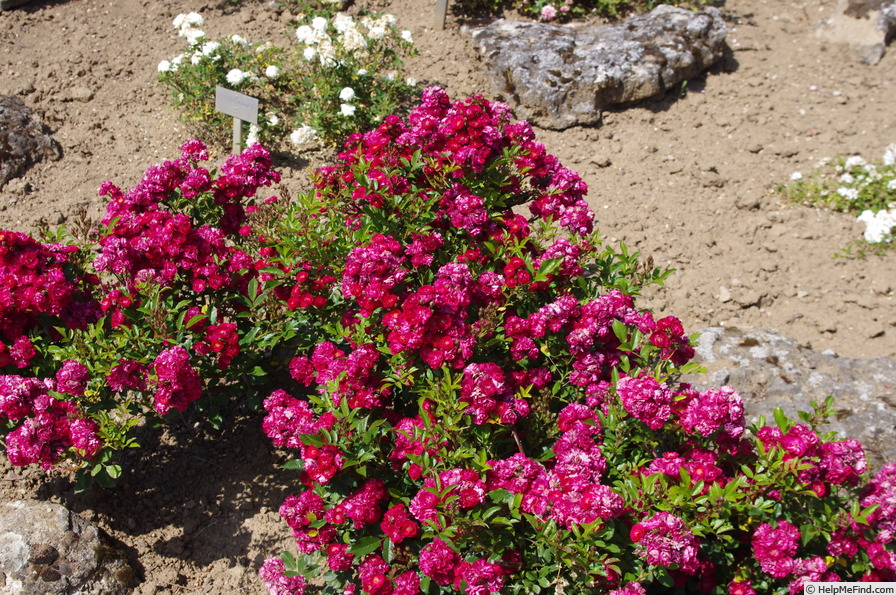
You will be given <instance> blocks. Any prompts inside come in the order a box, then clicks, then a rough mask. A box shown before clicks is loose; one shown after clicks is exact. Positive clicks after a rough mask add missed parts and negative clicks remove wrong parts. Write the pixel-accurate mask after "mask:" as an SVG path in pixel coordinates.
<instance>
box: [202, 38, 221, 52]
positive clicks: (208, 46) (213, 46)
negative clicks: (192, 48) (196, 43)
mask: <svg viewBox="0 0 896 595" xmlns="http://www.w3.org/2000/svg"><path fill="white" fill-rule="evenodd" d="M219 47H221V44H220V43H218V42H217V41H207V42H205V43H203V44H202V48H201V49H200V50H199V51H200V52H202V55H203V56H211V55H212V54H214V53H215V52H216V51H217V50H218V48H219Z"/></svg>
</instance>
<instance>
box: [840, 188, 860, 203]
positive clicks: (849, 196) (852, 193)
mask: <svg viewBox="0 0 896 595" xmlns="http://www.w3.org/2000/svg"><path fill="white" fill-rule="evenodd" d="M837 194H839V195H840V196H842V197H843V198H845V199H846V200H855V199H857V198H858V197H859V191H858V190H857V189H855V188H845V187H843V186H841V187H840V188H837Z"/></svg>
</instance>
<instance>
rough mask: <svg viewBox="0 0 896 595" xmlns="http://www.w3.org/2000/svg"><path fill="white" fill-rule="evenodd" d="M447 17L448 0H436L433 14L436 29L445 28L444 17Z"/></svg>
mask: <svg viewBox="0 0 896 595" xmlns="http://www.w3.org/2000/svg"><path fill="white" fill-rule="evenodd" d="M447 16H448V0H436V9H435V13H434V14H433V17H434V21H435V27H436V29H439V30H442V29H444V28H445V17H447Z"/></svg>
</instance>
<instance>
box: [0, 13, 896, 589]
mask: <svg viewBox="0 0 896 595" xmlns="http://www.w3.org/2000/svg"><path fill="white" fill-rule="evenodd" d="M361 4H363V5H365V6H368V7H371V8H374V9H377V10H387V11H389V12H392V13H393V14H395V15H396V16H398V18H399V24H400V25H401V26H402V27H404V28H408V29H410V30H411V31H412V32H413V34H414V38H415V40H416V43H417V46H418V49H419V52H420V54H419V56H418V57H416V58H414V59H413V60H412V61H411V62H410V63H409V64H408V69H407V74H408V76H411V77H414V78H416V79H417V80H418V81H421V82H425V83H427V84H436V83H438V84H440V85H442V86H443V87H445V88H446V89H447V90H448V92H449V94H450V95H451V96H452V97H453V98H458V99H460V98H463V97H466V96H468V95H470V94H474V93H486V94H487V93H488V91H487V89H488V85H487V81H486V80H485V75H484V73H483V70H482V68H481V65H480V63H479V61H478V56H477V54H476V52H475V50H474V49H473V48H472V46H471V44H470V41H469V38H468V36H467V35H465V34H463V33H462V32H461V30H460V25H461V23H460V22H459V21H457V20H455V19H449V23H448V26H447V28H446V30H445V31H433V30H432V13H431V10H432V2H430V1H428V0H427V1H423V0H393V1H389V0H372V1H365V2H361ZM721 9H722V12H723V14H724V16H725V18H726V21H727V23H728V25H729V38H728V43H729V46H730V48H731V51H730V52H729V54H728V56H727V57H726V59H725V60H724V61H723V62H722V63H720V64H719V65H717V66H716V67H714V68H713V69H712V70H711V71H710V72H708V73H706V74H705V76H702V77H700V78H699V79H697V80H693V81H691V82H690V83H689V84H688V86H687V93H686V94H685V95H683V96H681V95H680V94H678V93H674V94H670V95H669V96H667V97H664V98H658V99H656V100H653V101H650V102H647V103H644V104H641V105H639V106H636V107H631V108H628V109H624V110H622V109H620V110H613V111H610V112H607V113H605V114H604V118H603V123H602V125H600V126H597V127H593V128H575V129H570V130H566V131H562V132H553V131H539V138H540V140H542V141H543V142H544V143H545V144H546V146H547V147H548V150H549V151H551V152H553V153H556V154H557V155H558V156H559V157H560V158H561V160H562V161H563V162H564V163H566V164H567V165H570V166H571V167H573V169H576V170H577V171H579V172H580V173H581V174H582V175H583V177H584V178H585V180H586V181H587V182H588V184H589V187H590V188H591V191H590V202H591V204H592V206H593V207H594V208H595V209H596V211H597V213H598V218H599V221H600V228H601V229H602V230H603V232H604V234H605V236H606V237H607V239H608V240H609V241H611V242H618V241H625V242H626V244H628V245H629V246H630V247H632V248H634V249H637V250H640V251H641V252H642V253H643V254H644V255H645V256H651V257H652V258H653V259H654V261H655V262H656V263H657V264H659V265H661V266H668V267H673V268H675V269H677V272H676V273H675V274H674V275H673V276H672V277H670V279H669V280H668V282H667V284H666V287H665V288H660V289H654V290H651V291H650V292H649V293H648V294H647V295H645V296H644V298H643V299H642V301H641V304H642V305H644V306H647V307H650V308H653V309H654V310H655V311H656V312H657V314H658V315H668V314H674V315H677V316H679V317H680V318H681V319H682V320H683V322H684V323H685V325H686V327H687V328H688V329H689V330H691V331H696V330H698V329H700V328H702V327H705V326H709V325H741V326H744V325H749V326H759V327H771V328H776V329H778V330H780V331H782V332H783V333H785V334H787V335H790V336H792V337H794V338H796V339H797V340H799V341H800V342H801V343H803V344H804V345H808V346H811V347H812V348H814V349H817V350H826V349H832V350H834V351H835V352H837V353H839V354H842V355H846V356H854V357H875V356H881V355H884V356H890V357H893V356H894V355H896V309H894V305H896V304H894V297H893V290H894V288H896V274H894V264H896V253H892V252H891V253H890V254H888V255H886V256H884V257H874V256H872V257H869V258H868V259H866V260H844V259H835V258H833V255H834V253H835V252H837V251H838V250H840V249H842V248H843V247H845V246H847V245H848V244H849V243H850V241H851V240H852V239H854V238H857V237H859V236H860V234H861V231H862V226H861V225H860V224H857V223H855V221H854V219H853V218H852V217H850V216H848V215H843V214H838V213H832V212H829V211H825V210H820V209H811V208H807V207H800V206H792V205H788V204H786V203H785V202H783V201H782V199H781V198H780V197H779V196H777V195H776V194H775V193H774V187H775V186H776V185H777V184H779V183H782V182H786V181H787V180H788V179H789V177H790V175H791V173H792V172H794V171H802V172H804V173H806V172H809V171H811V169H812V168H813V167H814V165H815V164H816V163H817V162H818V161H819V160H820V159H821V158H824V157H835V156H838V155H851V154H855V153H858V154H861V155H863V156H864V157H866V158H868V159H872V158H879V157H880V155H881V154H882V153H883V150H884V147H886V146H887V145H888V144H889V143H892V142H896V118H894V117H893V108H894V104H896V103H894V100H893V98H894V97H896V50H894V49H892V48H891V52H890V54H889V55H886V56H885V57H884V59H883V61H882V62H881V63H880V64H878V65H876V66H869V65H865V64H862V63H860V62H859V60H858V55H857V53H856V51H855V49H853V48H851V47H850V46H848V45H847V44H844V43H841V42H835V41H831V40H830V39H829V38H826V37H824V36H820V35H819V34H818V23H819V21H821V20H822V19H824V18H829V17H831V16H833V15H834V14H835V13H836V12H837V6H836V4H835V0H805V1H795V2H790V1H787V2H785V1H783V0H780V1H776V0H726V1H725V2H724V4H723V5H722V6H721ZM191 10H196V11H199V12H201V13H202V14H203V15H204V16H205V17H206V21H207V24H206V26H205V27H204V28H205V30H206V31H207V32H208V33H209V35H210V36H213V37H214V36H218V35H225V34H226V35H229V34H232V33H239V34H241V35H243V36H244V37H246V38H248V39H250V40H253V41H256V40H257V41H261V40H266V39H270V40H274V41H279V42H281V43H286V42H287V41H286V36H287V34H288V32H289V26H288V21H289V18H290V15H289V13H288V12H286V13H278V12H277V11H274V10H271V9H269V8H267V6H266V3H264V2H253V1H248V0H247V1H244V2H240V1H239V0H233V1H229V2H221V3H217V4H216V3H214V2H211V1H209V2H205V3H202V2H195V1H194V2H182V1H179V0H166V1H165V2H161V1H155V2H154V1H151V0H142V1H141V0H116V1H114V2H100V1H98V0H72V1H62V0H60V1H56V2H52V1H36V2H32V3H30V4H29V5H27V6H25V7H22V8H21V9H17V10H13V11H10V12H4V13H0V94H11V95H17V96H19V97H21V98H22V99H23V100H24V101H25V103H26V104H27V105H28V106H29V107H30V108H31V109H32V110H34V112H35V113H36V114H37V115H38V116H39V117H40V119H41V120H42V121H43V122H44V123H45V124H47V125H48V126H49V128H50V129H51V130H52V132H53V135H54V137H55V138H56V139H57V140H58V141H59V142H60V144H61V145H62V147H63V151H64V156H63V158H62V159H61V160H60V161H56V162H50V163H44V164H40V165H38V166H36V167H34V168H32V169H31V170H30V171H29V172H28V173H27V174H26V175H25V176H24V177H23V178H22V179H21V180H19V181H16V182H13V183H11V184H8V185H7V187H6V188H5V189H4V190H2V191H0V229H13V230H17V231H29V232H30V231H34V229H35V228H36V225H37V222H38V220H39V219H41V218H46V219H47V220H48V221H49V222H50V223H62V222H65V221H66V220H67V218H69V217H71V216H72V214H73V213H74V212H75V211H76V210H77V209H78V208H80V207H86V208H87V209H88V212H89V214H90V215H92V216H94V217H97V216H99V215H100V213H101V212H102V210H103V208H104V204H103V202H102V200H101V199H99V198H98V197H97V196H96V190H97V189H98V188H99V185H100V183H101V182H102V181H103V180H106V179H111V180H112V181H114V182H115V183H116V184H118V185H119V186H122V187H129V186H131V185H133V184H135V183H136V182H137V181H138V180H139V179H140V177H141V175H142V173H143V172H144V171H145V169H146V168H147V167H148V166H149V165H151V164H153V163H156V162H158V161H161V160H163V159H166V158H171V157H174V156H176V155H177V148H178V147H179V145H180V144H181V143H182V142H183V141H184V140H186V139H187V138H188V137H189V133H188V131H187V130H186V129H185V127H184V126H183V125H182V124H180V123H179V122H178V120H177V114H176V113H174V112H173V111H172V110H171V108H170V107H169V106H168V103H167V92H166V90H165V89H163V88H162V87H160V86H159V85H158V84H157V83H156V81H155V72H156V65H157V64H158V62H159V61H160V60H162V59H165V58H169V57H170V56H172V55H174V54H176V53H177V52H178V51H179V50H180V49H181V48H180V40H178V38H176V37H175V35H174V32H173V29H172V28H171V20H172V19H173V18H174V17H175V16H176V15H177V14H178V13H181V12H187V11H191ZM218 157H219V158H222V157H223V155H219V156H218ZM311 157H313V156H311ZM293 162H295V161H293ZM288 165H289V164H286V163H284V164H283V167H284V174H285V175H284V183H283V188H282V189H281V192H284V193H290V192H295V191H297V189H299V188H301V187H302V185H303V183H302V180H303V176H304V173H303V172H301V171H297V170H291V169H289V168H288ZM258 426H259V423H258V420H257V419H243V418H240V419H239V420H238V421H236V422H234V423H233V424H232V426H230V427H228V428H226V429H225V431H224V432H223V434H219V433H216V432H213V431H210V430H209V429H208V428H207V427H205V425H204V424H202V423H201V420H200V419H199V418H198V417H197V416H195V415H191V414H186V415H185V416H184V417H183V418H182V419H181V420H179V421H178V422H177V423H175V424H173V425H172V426H171V427H169V428H167V429H165V430H164V431H161V430H149V429H147V430H145V431H144V435H143V436H142V438H141V440H142V443H143V444H144V448H143V449H140V452H134V453H131V455H130V459H129V460H128V461H126V465H129V469H130V471H129V472H128V473H127V474H126V475H125V477H124V478H123V480H122V482H121V484H120V485H119V487H117V488H116V489H114V490H106V491H102V490H92V491H90V492H88V493H86V494H81V495H75V494H74V493H73V492H72V490H71V487H70V485H69V483H68V480H67V479H66V478H65V477H62V476H58V477H51V478H49V479H47V478H45V477H44V476H43V475H42V474H40V473H38V472H36V471H33V470H21V469H13V468H12V467H10V466H9V465H8V463H6V462H5V461H4V462H3V463H2V465H3V468H2V470H0V480H3V481H0V500H10V499H16V498H23V497H39V498H42V499H50V500H54V501H58V502H61V503H63V504H65V505H67V506H69V507H71V508H72V509H74V510H76V511H79V512H81V513H82V514H83V515H84V516H86V517H87V518H88V519H91V520H94V521H95V522H97V523H98V524H99V525H100V526H102V527H103V528H104V529H105V530H106V531H107V532H109V533H110V534H111V535H112V536H113V537H114V538H115V539H117V540H118V541H119V543H120V544H121V546H122V547H123V548H124V549H126V551H127V552H128V553H129V555H130V556H131V559H132V560H133V561H134V563H135V564H137V565H138V569H139V574H140V576H141V578H142V579H143V583H142V584H141V585H140V586H139V587H138V592H140V593H157V592H159V593H168V592H170V593H231V592H238V591H239V592H246V593H251V592H262V588H261V585H260V583H259V582H258V581H257V579H256V577H255V572H256V569H257V567H258V566H259V565H260V564H261V562H262V561H263V559H264V558H265V557H267V556H268V555H271V554H274V553H276V552H278V551H280V549H283V548H288V547H289V535H288V528H287V527H286V525H285V524H283V523H281V522H280V521H279V519H278V516H277V513H276V509H277V507H278V506H279V504H280V502H281V501H282V499H283V497H284V496H285V495H286V494H287V493H288V492H289V489H290V482H291V481H293V477H294V476H293V475H291V474H290V472H286V471H278V470H277V468H276V466H277V464H278V462H282V460H283V456H282V454H280V453H275V452H272V451H270V450H268V447H267V441H266V440H265V439H264V437H263V436H262V434H261V432H260V430H259V427H258Z"/></svg>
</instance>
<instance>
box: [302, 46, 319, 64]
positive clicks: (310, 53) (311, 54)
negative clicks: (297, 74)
mask: <svg viewBox="0 0 896 595" xmlns="http://www.w3.org/2000/svg"><path fill="white" fill-rule="evenodd" d="M302 56H304V58H305V60H307V61H309V62H311V61H312V60H314V59H315V58H316V57H317V50H316V49H314V48H305V51H304V52H302Z"/></svg>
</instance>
